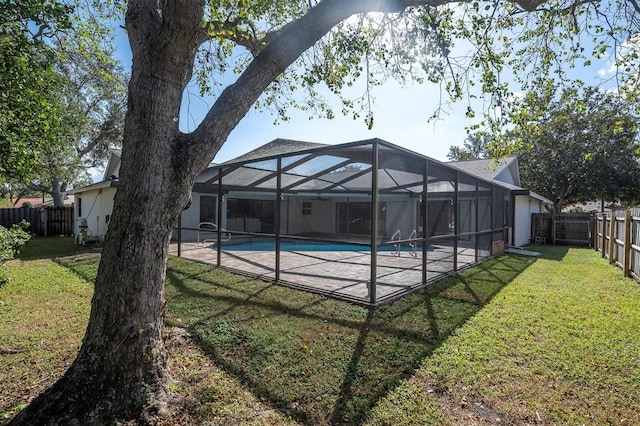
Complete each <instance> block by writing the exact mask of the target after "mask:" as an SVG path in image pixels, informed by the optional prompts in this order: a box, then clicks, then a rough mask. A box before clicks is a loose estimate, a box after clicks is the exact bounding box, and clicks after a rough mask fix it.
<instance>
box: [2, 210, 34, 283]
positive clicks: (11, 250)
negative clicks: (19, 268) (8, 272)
mask: <svg viewBox="0 0 640 426" xmlns="http://www.w3.org/2000/svg"><path fill="white" fill-rule="evenodd" d="M27 229H29V222H27V221H24V220H23V221H22V222H20V224H18V225H12V226H11V228H9V229H7V228H5V227H4V226H0V265H2V264H3V263H4V262H6V261H7V260H11V259H13V257H14V256H15V254H16V253H19V252H20V247H22V246H23V245H25V244H26V242H27V241H29V239H30V238H31V235H29V233H28V232H27ZM7 281H9V278H8V277H6V276H5V275H4V274H3V273H2V271H0V287H1V286H2V285H3V284H5V283H6V282H7Z"/></svg>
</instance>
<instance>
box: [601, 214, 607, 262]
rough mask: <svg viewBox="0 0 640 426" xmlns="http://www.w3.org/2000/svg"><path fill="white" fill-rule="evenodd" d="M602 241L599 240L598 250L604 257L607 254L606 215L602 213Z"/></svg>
mask: <svg viewBox="0 0 640 426" xmlns="http://www.w3.org/2000/svg"><path fill="white" fill-rule="evenodd" d="M601 216H602V241H601V242H600V252H601V253H602V257H603V258H604V257H605V256H606V255H607V232H606V231H607V215H606V214H604V213H602V215H601Z"/></svg>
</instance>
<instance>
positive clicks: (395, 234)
mask: <svg viewBox="0 0 640 426" xmlns="http://www.w3.org/2000/svg"><path fill="white" fill-rule="evenodd" d="M396 236H397V237H398V241H400V240H401V239H402V232H401V231H400V230H399V229H398V230H397V231H396V232H394V233H393V235H392V236H391V241H394V240H395V239H396ZM394 246H395V247H396V253H395V254H396V256H398V257H399V256H400V243H396V244H394Z"/></svg>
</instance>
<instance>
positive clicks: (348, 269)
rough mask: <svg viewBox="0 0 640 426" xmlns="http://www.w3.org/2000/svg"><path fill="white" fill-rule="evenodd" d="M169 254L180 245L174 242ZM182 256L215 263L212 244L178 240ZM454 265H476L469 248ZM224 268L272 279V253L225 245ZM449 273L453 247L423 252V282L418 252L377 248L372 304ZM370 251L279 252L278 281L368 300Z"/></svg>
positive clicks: (461, 250) (459, 267) (461, 252)
mask: <svg viewBox="0 0 640 426" xmlns="http://www.w3.org/2000/svg"><path fill="white" fill-rule="evenodd" d="M169 253H170V254H171V255H177V253H178V245H177V243H172V244H171V246H170V249H169ZM180 254H181V257H183V258H185V259H191V260H195V261H198V262H202V263H206V264H209V265H213V266H215V265H216V263H217V250H216V248H215V245H214V244H208V243H207V244H202V243H182V244H181V247H180ZM457 263H458V269H461V268H463V267H465V266H467V265H470V264H473V263H475V256H474V250H473V249H464V248H459V249H458V261H457ZM220 266H221V267H222V268H224V269H227V270H230V271H233V272H237V273H240V274H246V275H250V276H255V277H256V278H259V279H264V280H267V281H276V273H275V270H276V256H275V252H273V251H233V250H227V249H225V248H224V247H223V250H222V252H221V265H220ZM451 272H453V252H452V248H451V247H440V246H433V247H430V250H429V251H428V252H427V281H426V283H424V282H423V281H422V253H421V252H418V253H417V257H414V256H413V255H412V254H411V253H409V252H401V253H400V255H399V256H398V255H397V254H395V253H394V252H388V251H386V252H378V256H377V274H376V304H380V303H384V302H388V301H390V300H394V299H397V298H398V297H401V296H403V295H405V294H408V293H411V292H413V291H415V290H416V289H419V288H421V287H423V286H425V285H426V284H428V283H431V282H434V281H437V280H438V279H439V278H442V277H443V276H445V275H447V274H449V273H451ZM370 277H371V253H370V252H367V251H282V252H281V254H280V276H279V280H278V281H277V283H279V284H281V285H285V286H288V287H294V288H297V289H301V290H305V291H310V292H314V293H319V294H322V295H325V296H329V297H334V298H339V299H344V300H348V301H352V302H356V303H363V304H370V303H371V300H370V295H369V281H370Z"/></svg>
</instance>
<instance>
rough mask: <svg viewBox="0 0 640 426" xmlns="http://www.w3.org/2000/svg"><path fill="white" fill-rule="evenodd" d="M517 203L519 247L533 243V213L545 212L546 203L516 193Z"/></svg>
mask: <svg viewBox="0 0 640 426" xmlns="http://www.w3.org/2000/svg"><path fill="white" fill-rule="evenodd" d="M515 198H516V205H515V218H514V227H515V236H514V238H515V240H514V245H515V246H517V247H521V246H525V245H527V244H531V215H532V214H533V213H542V212H544V210H545V209H544V204H543V203H542V202H541V201H540V200H537V199H535V198H533V197H530V196H528V195H516V197H515Z"/></svg>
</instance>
